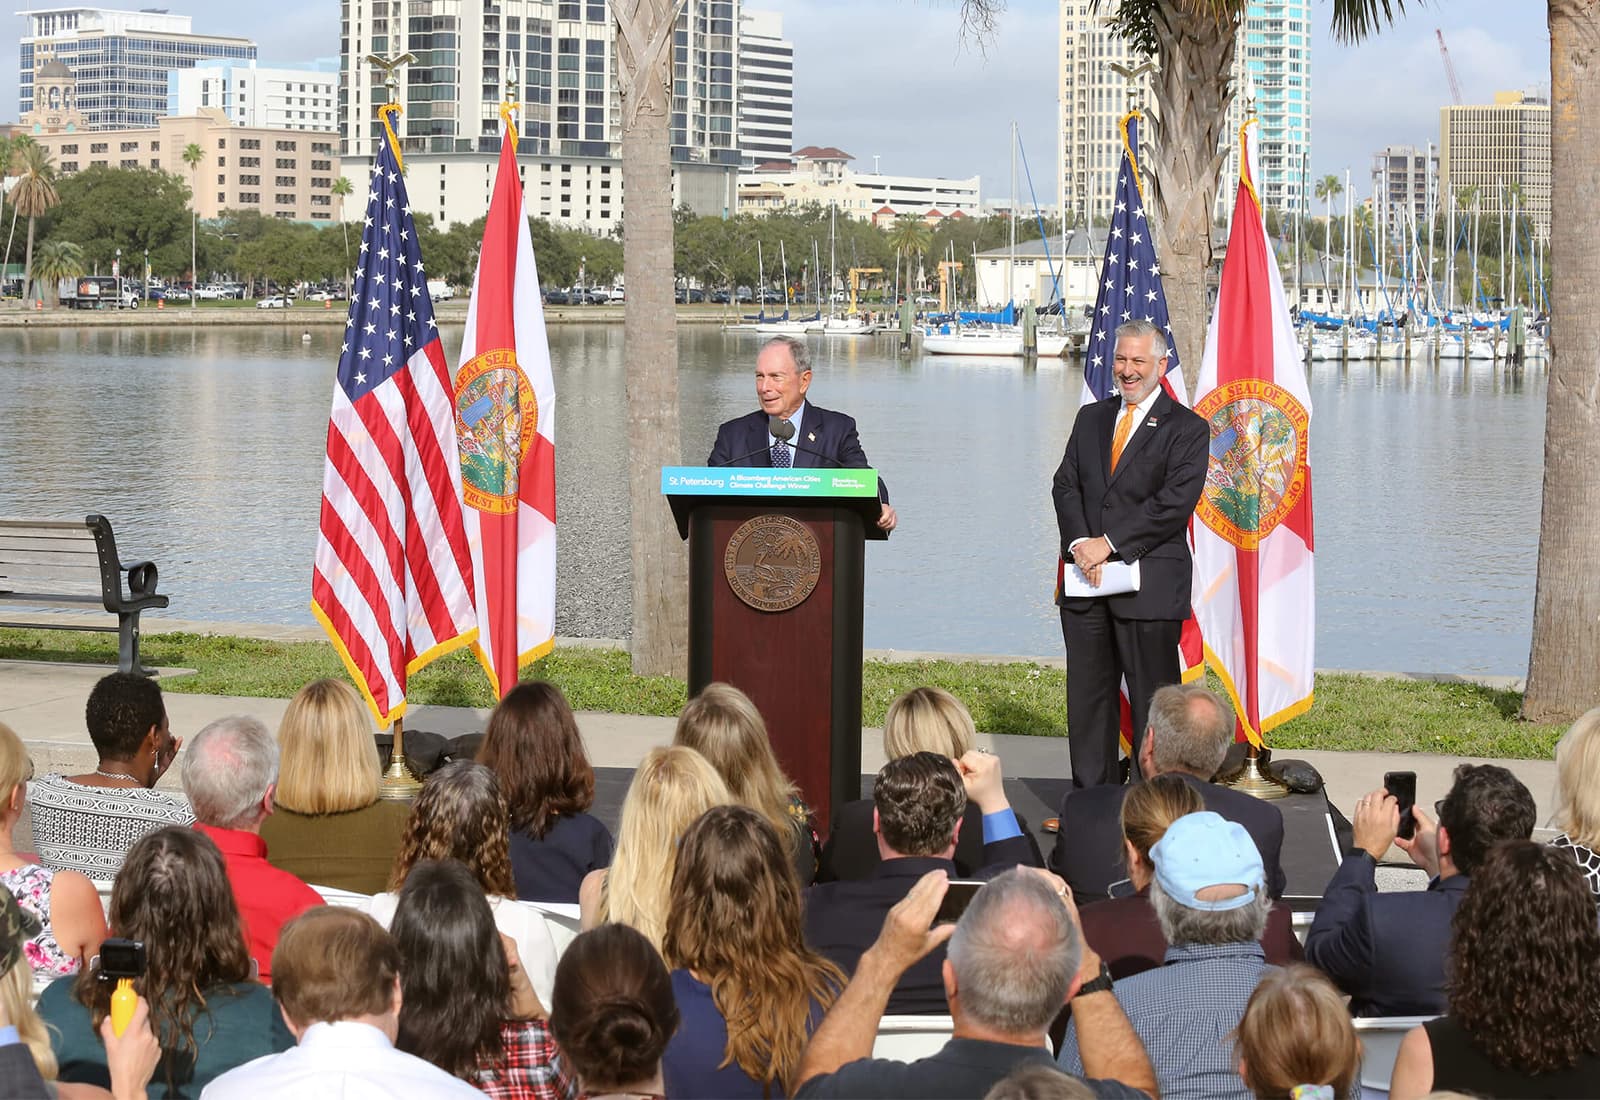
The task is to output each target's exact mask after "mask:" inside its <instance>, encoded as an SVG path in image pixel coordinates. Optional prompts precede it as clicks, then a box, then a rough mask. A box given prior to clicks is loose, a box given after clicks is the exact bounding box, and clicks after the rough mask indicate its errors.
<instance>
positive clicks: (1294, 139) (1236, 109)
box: [1058, 0, 1311, 219]
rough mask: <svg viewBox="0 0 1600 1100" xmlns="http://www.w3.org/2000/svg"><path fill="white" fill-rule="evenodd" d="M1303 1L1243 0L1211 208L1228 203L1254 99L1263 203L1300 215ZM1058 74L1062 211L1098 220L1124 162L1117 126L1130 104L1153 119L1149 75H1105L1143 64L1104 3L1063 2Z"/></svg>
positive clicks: (1305, 82) (1305, 87)
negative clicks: (1114, 27) (1111, 23)
mask: <svg viewBox="0 0 1600 1100" xmlns="http://www.w3.org/2000/svg"><path fill="white" fill-rule="evenodd" d="M1310 7H1311V4H1310V0H1251V3H1250V5H1249V8H1248V10H1247V11H1246V14H1245V19H1244V22H1243V24H1242V25H1241V26H1240V28H1239V37H1238V43H1237V46H1236V48H1235V52H1234V60H1233V84H1234V88H1235V90H1236V94H1235V96H1234V98H1233V102H1232V104H1231V105H1230V107H1229V109H1228V118H1227V124H1226V125H1225V126H1224V128H1223V132H1222V134H1221V136H1220V140H1219V146H1220V148H1221V149H1222V150H1223V151H1224V153H1225V156H1224V159H1223V173H1222V175H1221V176H1220V182H1221V183H1222V184H1223V186H1221V187H1219V188H1218V192H1217V193H1218V209H1219V210H1220V211H1224V212H1225V211H1226V209H1227V208H1228V207H1229V206H1231V204H1232V202H1233V190H1232V188H1231V187H1230V186H1227V184H1228V183H1229V181H1231V180H1234V179H1237V178H1238V171H1239V160H1238V132H1239V126H1240V124H1241V123H1242V122H1243V121H1244V118H1245V112H1246V110H1247V104H1246V95H1245V92H1246V90H1247V89H1248V90H1249V91H1250V92H1252V93H1253V95H1254V106H1255V111H1256V117H1257V119H1258V120H1259V122H1258V132H1257V138H1258V142H1259V146H1258V152H1259V159H1260V168H1261V177H1262V178H1261V198H1262V201H1263V202H1264V203H1265V204H1266V206H1267V208H1268V209H1277V210H1285V211H1287V210H1293V209H1297V208H1299V209H1303V208H1304V205H1303V204H1304V194H1303V183H1302V181H1303V172H1304V165H1305V163H1306V160H1307V159H1308V158H1309V154H1310V149H1311V38H1310V22H1309V20H1310ZM1060 10H1061V56H1060V77H1059V84H1058V89H1059V96H1060V98H1059V110H1060V153H1061V173H1060V180H1061V189H1062V208H1063V209H1064V210H1067V211H1069V212H1072V211H1075V210H1080V209H1082V210H1086V211H1087V213H1088V215H1089V217H1090V218H1091V219H1094V218H1105V217H1107V216H1108V214H1109V208H1110V204H1111V203H1112V202H1113V201H1114V198H1115V191H1116V172H1117V167H1118V165H1119V164H1120V163H1121V160H1122V138H1121V136H1120V134H1119V132H1118V128H1117V122H1118V120H1119V119H1120V118H1121V117H1122V116H1123V115H1124V114H1125V113H1127V110H1128V107H1129V105H1130V104H1132V103H1137V104H1139V105H1140V106H1141V107H1142V108H1143V109H1145V110H1146V111H1150V112H1152V113H1153V110H1154V106H1155V104H1154V98H1153V96H1152V95H1151V92H1150V76H1149V74H1148V73H1144V74H1141V75H1140V76H1139V77H1137V78H1136V79H1135V80H1133V81H1131V82H1130V80H1129V79H1128V78H1127V77H1126V76H1125V75H1124V74H1122V73H1119V72H1117V71H1116V70H1115V69H1113V68H1112V66H1113V65H1119V66H1122V67H1123V68H1124V69H1130V70H1137V69H1139V68H1140V67H1141V66H1142V65H1143V64H1144V63H1145V62H1146V60H1148V59H1146V58H1144V57H1142V56H1140V55H1139V54H1137V53H1135V52H1134V50H1133V49H1132V47H1131V46H1129V45H1128V44H1127V43H1126V42H1124V41H1123V40H1121V39H1119V38H1117V37H1116V36H1114V35H1113V34H1112V33H1111V30H1110V28H1109V27H1108V26H1107V20H1106V15H1105V12H1104V5H1101V6H1100V7H1099V8H1097V7H1096V5H1095V4H1094V3H1093V2H1092V0H1061V9H1060ZM1151 136H1152V130H1151V127H1149V126H1146V127H1144V129H1143V130H1142V131H1141V134H1140V137H1141V145H1143V146H1144V148H1143V149H1141V150H1140V154H1141V157H1142V158H1143V159H1144V160H1145V163H1146V164H1147V165H1148V163H1149V159H1148V158H1149V146H1150V137H1151Z"/></svg>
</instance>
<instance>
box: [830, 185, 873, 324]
mask: <svg viewBox="0 0 1600 1100" xmlns="http://www.w3.org/2000/svg"><path fill="white" fill-rule="evenodd" d="M838 214H839V211H838V208H837V207H835V206H833V205H832V204H830V205H829V207H828V283H829V285H830V286H831V285H832V284H833V282H834V280H835V279H836V278H837V276H838V270H839V268H838V254H839V245H838V226H837V223H836V219H837V217H838ZM851 285H852V287H853V286H854V283H852V284H851ZM877 331H878V326H877V325H875V324H873V323H871V322H870V321H868V320H867V319H866V318H865V317H863V316H862V315H861V314H860V313H855V314H848V313H847V314H836V313H834V311H833V295H832V294H829V295H828V315H827V316H826V317H824V318H822V333H823V335H825V336H871V335H872V334H873V333H874V332H877Z"/></svg>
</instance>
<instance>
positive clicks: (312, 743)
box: [261, 680, 410, 894]
mask: <svg viewBox="0 0 1600 1100" xmlns="http://www.w3.org/2000/svg"><path fill="white" fill-rule="evenodd" d="M278 752H279V763H278V793H277V796H276V804H277V809H276V810H275V811H274V812H273V814H272V815H271V816H270V817H268V818H267V819H266V820H265V821H264V822H262V824H261V839H262V840H264V841H266V843H267V859H268V861H269V862H270V863H271V864H272V865H273V866H274V867H278V868H280V869H282V870H285V871H288V872H289V873H290V874H293V875H295V876H297V877H299V878H300V879H302V880H304V881H305V882H309V883H312V884H314V885H317V886H336V887H338V888H339V889H342V890H353V891H355V892H356V893H360V894H371V893H375V892H377V891H379V890H382V889H383V887H384V884H385V883H386V882H388V880H389V871H390V869H391V868H392V867H393V865H394V858H395V855H396V853H397V852H398V851H399V850H400V833H401V831H402V830H403V829H404V828H405V821H406V815H407V814H408V813H409V811H410V806H408V805H407V804H406V803H404V802H397V801H391V800H389V799H383V798H379V797H378V780H379V778H380V777H381V768H380V765H379V762H378V745H377V742H376V740H375V739H374V738H373V735H372V717H371V715H369V714H368V712H367V707H366V704H365V703H363V702H362V701H361V696H360V695H358V694H357V693H356V690H355V688H353V687H351V686H350V685H349V684H347V683H345V682H344V681H343V680H317V681H316V682H314V683H310V684H307V685H306V686H305V687H303V688H301V689H300V690H299V692H298V693H296V695H295V697H294V698H293V699H291V700H290V701H289V706H288V709H287V710H285V711H284V712H283V722H282V723H281V724H280V725H279V726H278Z"/></svg>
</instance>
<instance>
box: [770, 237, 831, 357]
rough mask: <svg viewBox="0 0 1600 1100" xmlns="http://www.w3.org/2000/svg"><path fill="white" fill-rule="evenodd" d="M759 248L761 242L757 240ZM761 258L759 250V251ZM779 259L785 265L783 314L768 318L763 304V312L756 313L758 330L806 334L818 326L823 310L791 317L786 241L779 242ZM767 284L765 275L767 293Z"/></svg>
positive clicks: (774, 333)
mask: <svg viewBox="0 0 1600 1100" xmlns="http://www.w3.org/2000/svg"><path fill="white" fill-rule="evenodd" d="M756 244H757V248H758V249H759V247H760V242H759V241H758V242H756ZM757 255H758V259H759V252H758V254H757ZM778 259H779V262H780V263H782V265H783V316H782V317H777V318H774V319H773V320H770V321H769V320H767V319H766V314H767V310H766V306H765V305H764V304H763V305H762V308H761V312H760V313H758V314H757V315H756V318H755V322H756V331H757V332H759V333H760V334H761V335H763V336H804V335H805V334H806V333H807V332H808V331H810V330H811V329H813V328H815V327H816V326H817V322H818V321H820V320H821V319H822V312H821V311H820V310H818V311H817V312H816V313H815V314H813V315H812V316H810V317H800V318H791V317H790V316H789V255H788V253H787V252H786V251H785V250H784V243H783V242H782V241H779V242H778ZM766 289H767V284H766V279H765V276H763V278H762V283H761V292H762V293H763V294H765V293H766Z"/></svg>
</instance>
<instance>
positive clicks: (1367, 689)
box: [0, 629, 1564, 759]
mask: <svg viewBox="0 0 1600 1100" xmlns="http://www.w3.org/2000/svg"><path fill="white" fill-rule="evenodd" d="M142 656H143V659H144V662H145V663H146V664H149V665H162V666H167V667H182V668H193V669H196V670H197V672H198V674H197V675H194V676H184V677H179V678H177V679H173V680H168V681H166V682H164V683H163V685H162V686H163V688H164V689H165V690H167V691H171V692H180V693H186V694H206V695H240V696H257V697H269V698H287V697H288V696H290V695H293V694H294V693H295V692H296V691H298V690H299V689H300V688H301V687H302V686H303V685H305V684H307V683H309V682H310V681H312V680H315V679H318V678H320V677H324V676H342V675H344V669H343V666H342V665H341V664H340V662H339V659H338V657H337V656H336V655H335V654H334V652H333V649H332V647H331V646H329V645H327V644H326V643H322V642H270V641H259V640H256V639H253V638H238V637H229V636H215V635H198V634H146V635H145V636H144V638H143V653H142ZM0 659H6V660H38V661H69V662H95V663H101V664H107V665H114V664H115V663H116V638H115V636H113V635H108V634H83V633H73V632H68V631H54V630H17V629H0ZM523 676H524V677H525V678H539V679H545V680H549V681H550V682H552V683H554V684H556V685H558V686H559V687H560V688H561V690H562V691H563V692H565V693H566V695H567V698H568V699H570V700H571V701H572V705H573V706H574V707H576V708H577V709H579V710H597V711H610V712H614V713H619V714H651V715H674V714H676V713H677V712H678V710H679V708H681V707H682V706H683V700H684V687H683V682H682V681H680V680H675V679H673V678H671V677H666V676H635V675H633V672H632V669H631V667H630V664H629V658H628V655H627V653H626V652H624V651H622V650H613V649H590V648H587V647H571V648H568V647H562V648H558V649H557V650H556V651H555V652H554V653H552V654H550V656H548V657H546V658H544V659H543V660H541V661H538V662H536V663H534V664H532V665H529V666H527V667H526V668H525V669H524V670H523ZM1066 682H1067V681H1066V674H1065V673H1064V672H1063V671H1062V670H1061V669H1059V668H1047V667H1045V666H1042V665H1037V664H1033V663H1030V662H1015V663H1011V664H984V663H979V662H965V661H901V662H890V661H868V662H867V663H866V664H865V666H864V667H863V670H862V692H861V694H862V719H863V721H864V722H865V724H867V725H869V726H878V725H881V724H882V722H883V715H884V711H885V709H886V708H887V707H888V705H889V702H890V701H891V700H892V699H893V698H894V697H895V696H896V695H898V694H900V693H901V692H903V691H905V690H907V689H909V688H912V687H916V686H918V685H920V684H932V685H936V686H938V687H942V688H945V689H947V690H948V691H950V692H952V693H954V694H955V695H956V696H957V697H958V698H960V699H961V700H962V701H963V702H965V703H966V704H967V706H968V708H969V709H970V710H971V711H972V717H973V719H974V721H975V722H976V723H977V726H978V728H979V729H980V730H984V731H985V732H988V733H1008V734H1025V735H1032V736H1043V737H1060V736H1063V735H1064V734H1065V733H1066V723H1067V713H1066V698H1067V697H1066ZM1212 686H1213V687H1216V686H1217V685H1216V684H1215V683H1213V684H1212ZM410 698H411V702H412V703H413V704H417V705H425V704H433V705H440V706H472V707H487V706H491V705H492V704H493V700H492V699H491V698H490V697H489V688H488V683H487V682H486V681H485V679H484V676H483V673H482V671H481V670H480V669H479V667H478V664H477V662H476V661H475V660H473V658H472V657H471V656H470V655H469V654H467V653H464V652H463V653H455V654H452V655H450V656H449V657H445V658H443V659H441V660H438V661H435V662H434V663H433V664H431V665H429V666H428V667H427V668H425V669H423V670H422V671H421V672H419V673H417V674H416V675H415V676H413V677H412V678H411V684H410ZM1521 705H1522V696H1521V695H1520V694H1519V693H1517V692H1514V691H1505V690H1500V689H1495V688H1489V687H1484V686H1482V685H1479V684H1456V683H1431V682H1420V681H1409V680H1380V679H1375V678H1371V677H1365V676H1353V675H1324V676H1319V677H1317V702H1316V705H1315V706H1313V707H1312V708H1311V710H1310V711H1309V712H1308V713H1307V714H1305V715H1302V716H1301V717H1299V718H1296V719H1295V720H1294V721H1292V722H1289V723H1287V724H1286V725H1283V726H1280V727H1279V728H1278V729H1276V730H1274V731H1273V732H1272V733H1271V734H1270V735H1269V736H1268V742H1269V743H1270V744H1271V745H1272V746H1273V748H1274V749H1277V750H1280V751H1285V750H1294V749H1332V750H1349V751H1355V750H1373V751H1383V752H1428V753H1439V754H1442V755H1447V756H1486V757H1506V758H1512V759H1549V758H1550V757H1551V756H1552V755H1553V753H1554V749H1555V743H1556V740H1557V739H1558V738H1559V737H1560V736H1561V734H1562V733H1563V732H1564V727H1562V726H1553V725H1534V724H1530V723H1526V722H1522V721H1519V720H1518V719H1517V712H1518V709H1519V708H1520V707H1521Z"/></svg>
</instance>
